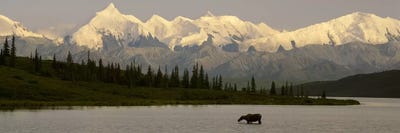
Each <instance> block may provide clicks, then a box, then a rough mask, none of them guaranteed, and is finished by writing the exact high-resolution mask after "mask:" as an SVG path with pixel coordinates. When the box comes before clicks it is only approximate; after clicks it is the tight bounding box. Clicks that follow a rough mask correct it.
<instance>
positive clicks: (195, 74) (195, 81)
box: [190, 63, 199, 88]
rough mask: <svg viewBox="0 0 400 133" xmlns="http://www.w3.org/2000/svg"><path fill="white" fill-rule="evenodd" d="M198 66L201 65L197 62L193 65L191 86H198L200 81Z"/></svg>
mask: <svg viewBox="0 0 400 133" xmlns="http://www.w3.org/2000/svg"><path fill="white" fill-rule="evenodd" d="M198 66H199V65H198V64H197V63H196V64H195V65H193V69H192V78H190V88H198V83H199V81H198V79H199V75H198Z"/></svg>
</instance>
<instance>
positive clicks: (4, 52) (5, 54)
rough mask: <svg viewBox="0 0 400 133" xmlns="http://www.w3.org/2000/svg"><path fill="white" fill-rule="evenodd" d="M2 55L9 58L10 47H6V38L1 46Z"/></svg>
mask: <svg viewBox="0 0 400 133" xmlns="http://www.w3.org/2000/svg"><path fill="white" fill-rule="evenodd" d="M3 55H4V56H6V57H7V56H10V46H9V45H8V37H6V40H5V42H4V45H3Z"/></svg>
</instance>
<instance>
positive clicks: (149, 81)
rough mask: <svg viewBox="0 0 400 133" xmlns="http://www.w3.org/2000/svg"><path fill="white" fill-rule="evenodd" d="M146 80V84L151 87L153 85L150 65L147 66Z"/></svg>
mask: <svg viewBox="0 0 400 133" xmlns="http://www.w3.org/2000/svg"><path fill="white" fill-rule="evenodd" d="M146 81H147V86H148V87H151V86H153V85H154V84H153V70H152V69H151V66H150V65H149V67H148V68H147V74H146Z"/></svg>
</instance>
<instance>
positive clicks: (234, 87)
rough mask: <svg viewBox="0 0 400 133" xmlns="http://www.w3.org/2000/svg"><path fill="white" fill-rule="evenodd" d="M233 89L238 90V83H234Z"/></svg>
mask: <svg viewBox="0 0 400 133" xmlns="http://www.w3.org/2000/svg"><path fill="white" fill-rule="evenodd" d="M233 91H237V85H236V83H235V84H234V85H233Z"/></svg>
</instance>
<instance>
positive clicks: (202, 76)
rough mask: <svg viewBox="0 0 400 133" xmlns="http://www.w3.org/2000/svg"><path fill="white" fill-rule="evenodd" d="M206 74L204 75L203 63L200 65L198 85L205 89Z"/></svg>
mask: <svg viewBox="0 0 400 133" xmlns="http://www.w3.org/2000/svg"><path fill="white" fill-rule="evenodd" d="M204 78H205V75H204V69H203V65H200V72H199V78H198V80H197V85H198V88H201V89H204V88H206V86H205V84H204V83H205V79H204Z"/></svg>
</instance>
